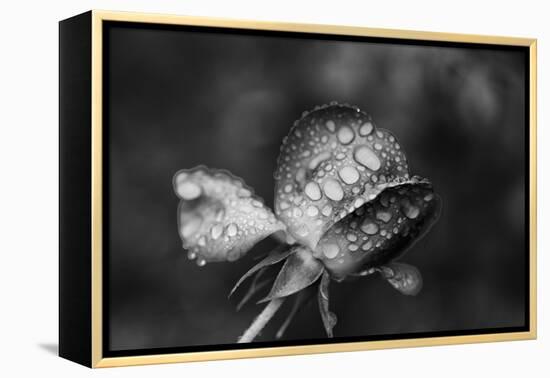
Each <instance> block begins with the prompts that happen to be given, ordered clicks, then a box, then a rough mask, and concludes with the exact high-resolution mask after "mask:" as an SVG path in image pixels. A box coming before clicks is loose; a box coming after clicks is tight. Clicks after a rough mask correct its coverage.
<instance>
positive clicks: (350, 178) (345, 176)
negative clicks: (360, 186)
mask: <svg viewBox="0 0 550 378" xmlns="http://www.w3.org/2000/svg"><path fill="white" fill-rule="evenodd" d="M338 175H339V176H340V178H341V179H342V181H343V182H345V183H346V184H348V185H351V184H355V183H356V182H357V181H358V180H359V172H357V169H355V168H353V167H350V166H346V167H344V168H342V169H340V170H339V171H338Z"/></svg>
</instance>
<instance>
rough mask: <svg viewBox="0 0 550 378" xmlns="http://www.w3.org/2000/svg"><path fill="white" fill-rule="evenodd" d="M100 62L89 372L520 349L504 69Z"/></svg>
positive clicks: (523, 297)
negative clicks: (314, 351) (269, 357)
mask: <svg viewBox="0 0 550 378" xmlns="http://www.w3.org/2000/svg"><path fill="white" fill-rule="evenodd" d="M104 44H105V52H104V88H105V93H106V94H105V95H104V127H105V132H104V138H105V143H104V145H105V150H106V151H105V154H106V155H105V156H106V157H107V158H106V159H105V167H104V169H105V172H106V180H105V182H106V193H105V194H104V197H105V198H106V199H105V203H106V206H105V210H104V211H105V213H106V217H105V218H106V222H105V226H104V227H105V230H104V234H105V235H106V239H105V246H104V249H105V250H104V253H105V256H106V258H105V259H104V260H105V261H106V265H105V272H106V275H105V277H104V293H103V295H104V298H105V309H104V353H105V355H106V356H117V355H131V354H144V353H148V354H151V353H153V354H154V353H166V352H177V351H206V350H217V349H231V348H251V347H258V346H277V345H304V344H320V343H321V344H322V343H333V342H346V341H365V340H387V339H401V338H410V337H431V336H446V335H447V336H448V335H467V334H478V333H496V332H512V331H515V330H517V331H519V330H527V329H528V312H527V308H528V276H529V274H528V270H527V269H528V264H527V263H528V255H527V253H528V252H527V251H528V246H527V243H528V237H527V236H528V225H527V219H528V217H526V215H527V214H528V211H529V209H528V198H527V197H528V187H527V184H526V182H528V180H527V179H526V178H527V175H528V164H529V161H528V145H527V143H528V137H527V135H528V125H527V121H526V120H527V111H526V104H527V101H528V99H527V97H526V86H527V79H528V71H527V70H528V59H527V56H526V51H525V50H523V49H520V48H514V47H505V46H492V45H474V44H470V45H468V44H452V43H435V42H431V43H428V42H412V41H400V40H387V39H385V40H384V39H380V38H378V39H376V38H366V37H344V36H326V35H314V34H304V33H283V32H266V31H251V30H237V29H220V28H208V27H186V26H159V25H144V24H133V23H116V22H111V23H107V24H106V26H105V28H104Z"/></svg>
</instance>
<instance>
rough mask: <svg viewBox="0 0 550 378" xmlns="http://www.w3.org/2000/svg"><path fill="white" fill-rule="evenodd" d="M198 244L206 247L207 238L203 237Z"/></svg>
mask: <svg viewBox="0 0 550 378" xmlns="http://www.w3.org/2000/svg"><path fill="white" fill-rule="evenodd" d="M197 244H198V245H200V246H201V247H204V246H205V245H206V237H205V236H204V235H203V236H201V237H200V238H199V241H198V242H197Z"/></svg>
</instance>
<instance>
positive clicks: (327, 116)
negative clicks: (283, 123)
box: [275, 103, 409, 248]
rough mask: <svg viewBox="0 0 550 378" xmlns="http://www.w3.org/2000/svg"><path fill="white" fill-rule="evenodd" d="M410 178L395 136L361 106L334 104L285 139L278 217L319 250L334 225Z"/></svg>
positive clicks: (278, 174)
mask: <svg viewBox="0 0 550 378" xmlns="http://www.w3.org/2000/svg"><path fill="white" fill-rule="evenodd" d="M408 178H409V173H408V166H407V159H406V157H405V154H404V153H403V151H402V150H401V147H400V146H399V144H398V143H397V141H396V139H395V137H394V136H393V135H392V134H391V133H389V132H388V131H386V130H382V129H378V128H377V127H376V126H375V124H374V122H373V120H372V118H371V117H370V116H369V115H368V114H366V113H364V112H362V111H360V110H359V109H358V108H357V107H353V106H349V105H341V104H337V103H331V104H328V105H324V106H320V107H317V108H315V109H314V110H313V111H312V112H305V113H304V114H303V115H302V118H300V119H299V120H297V121H296V122H295V123H294V126H293V128H292V129H291V130H290V132H289V134H288V136H286V137H285V138H284V140H283V143H282V146H281V152H280V155H279V159H278V166H277V170H276V172H275V179H276V187H275V213H276V214H277V216H278V217H279V218H280V219H281V220H282V221H283V222H284V223H285V224H286V225H287V227H288V231H289V232H290V233H291V234H292V235H293V236H294V237H295V238H296V239H297V240H298V241H300V242H301V243H303V244H305V245H307V246H309V247H311V248H313V247H314V246H315V245H316V244H317V242H318V241H319V239H320V238H321V236H322V235H323V233H324V232H325V231H326V230H327V229H328V228H330V227H331V226H332V225H333V224H334V223H336V222H337V221H339V220H340V219H342V218H343V217H345V216H346V215H348V214H349V213H350V212H353V211H354V210H355V209H356V208H357V207H360V206H361V205H363V204H364V203H365V202H367V201H369V200H371V199H373V198H375V197H376V195H377V194H378V193H379V192H380V191H381V190H382V189H383V188H385V187H387V184H389V183H399V182H403V181H406V180H407V179H408ZM356 201H359V202H356Z"/></svg>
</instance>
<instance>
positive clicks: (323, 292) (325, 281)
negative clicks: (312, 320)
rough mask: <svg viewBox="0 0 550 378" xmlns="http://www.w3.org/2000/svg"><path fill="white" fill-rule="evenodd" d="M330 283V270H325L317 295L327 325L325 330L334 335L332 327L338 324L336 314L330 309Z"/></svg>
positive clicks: (322, 317) (329, 334)
mask: <svg viewBox="0 0 550 378" xmlns="http://www.w3.org/2000/svg"><path fill="white" fill-rule="evenodd" d="M329 283H330V275H329V273H328V272H326V271H325V272H324V273H323V276H322V277H321V282H320V283H319V292H318V295H317V298H318V301H319V312H320V313H321V319H322V320H323V325H324V326H325V331H326V332H327V336H328V337H333V333H332V329H333V328H334V326H335V325H336V322H337V318H336V315H335V314H334V313H333V312H331V311H330V310H329V294H328V286H329Z"/></svg>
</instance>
